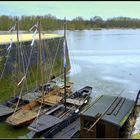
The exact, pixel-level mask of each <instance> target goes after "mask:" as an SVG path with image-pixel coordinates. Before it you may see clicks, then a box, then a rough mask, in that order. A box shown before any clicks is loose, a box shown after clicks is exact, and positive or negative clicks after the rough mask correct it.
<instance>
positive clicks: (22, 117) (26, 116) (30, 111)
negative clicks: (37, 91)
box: [6, 83, 72, 126]
mask: <svg viewBox="0 0 140 140" xmlns="http://www.w3.org/2000/svg"><path fill="white" fill-rule="evenodd" d="M62 88H63V87H60V88H59V87H58V88H55V89H54V90H52V91H50V92H49V93H48V95H49V96H50V98H51V95H52V96H55V97H56V98H57V97H58V99H57V101H56V102H55V104H54V106H55V105H56V104H58V103H59V102H60V101H61V100H60V95H59V93H60V91H61V90H62ZM71 88H72V83H68V89H71ZM68 93H69V92H68ZM61 99H63V97H61ZM43 100H44V96H42V97H41V98H39V99H36V100H33V101H32V102H30V103H29V104H27V105H25V106H23V107H21V109H19V110H18V111H17V112H15V113H14V114H12V115H11V116H9V117H8V118H7V120H6V122H7V123H8V124H10V125H12V126H21V125H24V124H29V123H31V122H32V121H33V120H34V119H35V118H36V117H37V116H38V113H39V111H41V112H40V113H39V115H41V114H43V113H45V112H47V111H49V110H51V109H52V107H53V106H52V105H48V104H46V103H44V102H43ZM41 106H42V107H41Z"/></svg>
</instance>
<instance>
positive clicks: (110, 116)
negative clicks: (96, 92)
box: [80, 95, 134, 138]
mask: <svg viewBox="0 0 140 140" xmlns="http://www.w3.org/2000/svg"><path fill="white" fill-rule="evenodd" d="M133 108H134V101H132V100H130V99H127V98H124V97H116V96H110V95H101V96H100V97H99V98H98V99H96V100H95V101H94V102H93V103H92V104H91V105H90V106H89V107H88V108H87V109H86V110H84V111H83V112H81V114H80V138H119V137H121V135H122V130H123V129H125V128H124V126H125V123H126V121H127V120H128V117H129V116H130V114H131V113H132V112H133Z"/></svg>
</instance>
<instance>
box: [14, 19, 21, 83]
mask: <svg viewBox="0 0 140 140" xmlns="http://www.w3.org/2000/svg"><path fill="white" fill-rule="evenodd" d="M15 27H16V35H17V64H18V67H17V72H19V76H18V75H17V76H18V77H20V71H21V69H20V46H19V45H20V42H19V21H18V17H16V25H15ZM18 77H17V81H18Z"/></svg>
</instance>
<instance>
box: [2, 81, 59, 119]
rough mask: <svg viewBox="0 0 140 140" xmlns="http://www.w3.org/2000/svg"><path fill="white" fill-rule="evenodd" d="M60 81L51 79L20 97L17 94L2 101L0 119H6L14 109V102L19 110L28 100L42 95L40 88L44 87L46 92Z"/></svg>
mask: <svg viewBox="0 0 140 140" xmlns="http://www.w3.org/2000/svg"><path fill="white" fill-rule="evenodd" d="M61 84H62V83H61V82H59V83H57V79H53V80H51V81H49V82H48V83H46V84H44V85H43V87H42V88H40V87H37V88H36V89H35V90H33V91H31V92H28V93H25V94H24V95H23V96H22V97H21V99H19V96H15V97H11V98H10V99H8V100H6V101H5V102H4V103H2V104H0V120H4V119H6V118H7V117H8V116H10V115H11V114H12V113H14V111H15V107H16V104H17V103H18V102H19V104H18V108H17V110H19V109H20V108H21V107H22V106H24V105H26V104H28V103H29V102H31V101H33V100H36V99H38V98H40V97H41V96H42V92H41V91H42V89H44V90H45V91H46V92H45V93H46V94H47V93H48V92H49V91H51V90H53V89H54V88H56V87H57V86H59V85H61Z"/></svg>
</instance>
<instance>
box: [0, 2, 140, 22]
mask: <svg viewBox="0 0 140 140" xmlns="http://www.w3.org/2000/svg"><path fill="white" fill-rule="evenodd" d="M47 14H51V15H54V16H56V17H57V18H61V19H63V18H64V17H66V18H67V19H72V18H75V17H77V16H82V17H83V18H84V19H89V18H90V17H94V16H101V17H102V18H103V19H107V18H112V17H118V16H126V17H132V18H140V2H139V1H135V2H132V1H126V2H125V1H124V2H122V1H118V2H116V1H112V2H110V1H106V2H104V1H77V2H76V1H65V2H62V1H52V2H51V1H42V2H41V1H37V2H36V1H29V2H27V1H25V2H24V1H22V2H20V1H19V2H18V1H15V2H14V1H6V2H4V1H0V15H12V16H21V15H47Z"/></svg>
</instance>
